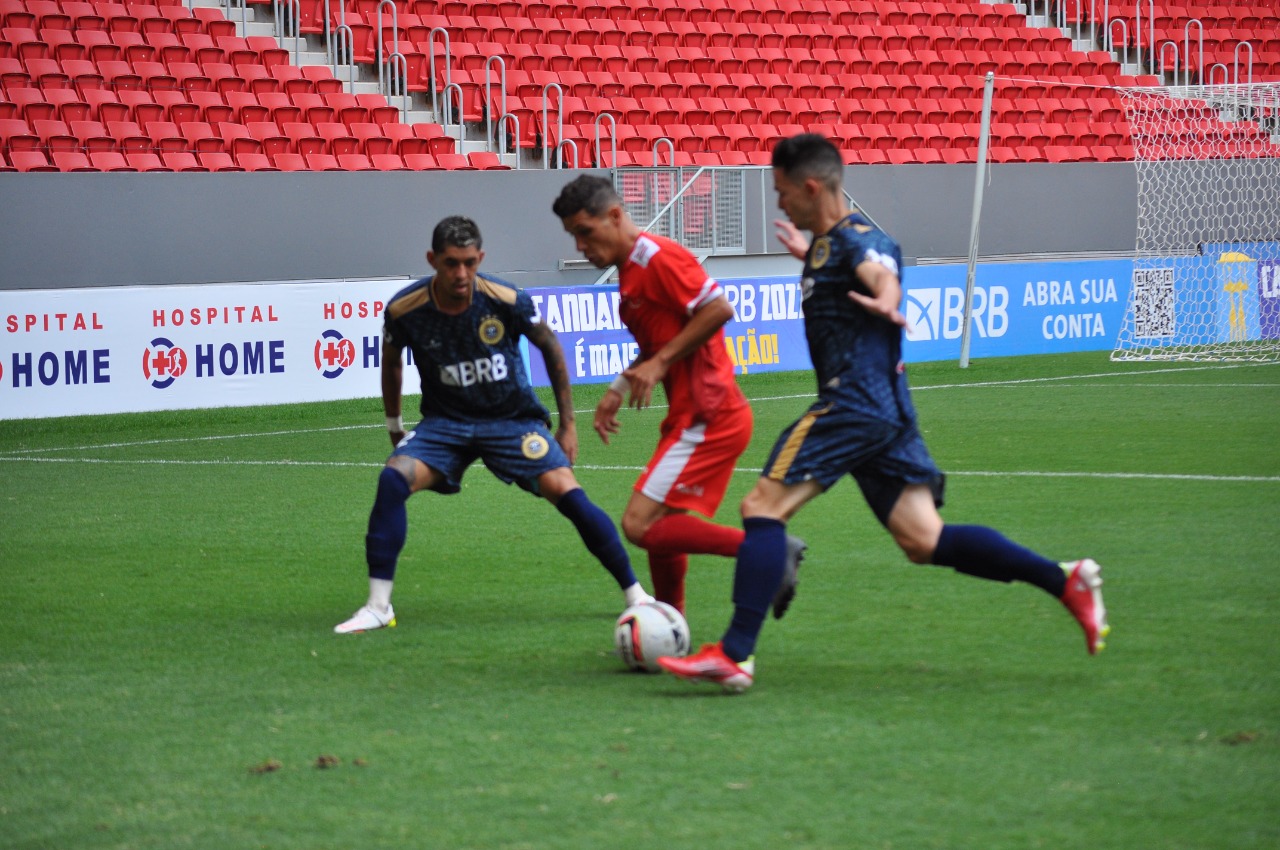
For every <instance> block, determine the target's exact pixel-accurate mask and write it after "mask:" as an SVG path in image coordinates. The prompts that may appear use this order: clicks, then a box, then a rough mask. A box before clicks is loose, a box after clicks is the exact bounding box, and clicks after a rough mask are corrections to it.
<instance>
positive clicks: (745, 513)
mask: <svg viewBox="0 0 1280 850" xmlns="http://www.w3.org/2000/svg"><path fill="white" fill-rule="evenodd" d="M772 507H773V506H772V504H771V503H770V501H769V499H767V498H766V497H765V495H764V493H763V492H762V491H761V490H760V488H759V487H757V488H755V489H753V490H752V491H751V492H750V493H748V494H747V495H745V496H743V497H742V504H741V505H739V506H738V511H739V513H741V514H742V518H743V519H750V518H751V517H755V516H766V515H768V514H769V513H770V511H771V510H772Z"/></svg>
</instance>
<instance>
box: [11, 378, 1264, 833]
mask: <svg viewBox="0 0 1280 850" xmlns="http://www.w3.org/2000/svg"><path fill="white" fill-rule="evenodd" d="M911 374H912V382H913V385H914V386H915V387H916V394H915V398H916V404H917V407H918V408H919V412H920V418H921V424H922V427H923V429H924V431H925V435H926V438H927V439H928V441H929V443H930V446H931V448H932V450H933V452H934V455H935V457H936V458H937V460H938V463H939V465H940V466H942V468H943V469H945V470H946V471H947V472H948V474H949V479H948V493H947V496H948V499H947V506H946V508H945V509H944V511H943V514H944V516H945V517H946V518H947V519H948V520H949V521H952V522H977V523H983V524H988V525H992V526H994V527H996V528H998V529H1000V530H1002V531H1003V532H1005V533H1006V534H1007V535H1009V536H1010V537H1012V538H1014V539H1015V540H1018V541H1019V542H1022V543H1024V544H1026V545H1028V546H1031V547H1032V548H1034V549H1037V550H1039V551H1042V552H1044V553H1045V554H1048V555H1050V556H1053V557H1057V558H1060V559H1067V558H1074V557H1081V556H1085V555H1088V556H1091V557H1094V558H1096V559H1097V560H1098V561H1099V562H1100V563H1102V564H1103V566H1104V575H1105V578H1106V582H1107V583H1106V598H1107V603H1108V606H1109V608H1110V610H1111V620H1112V626H1113V632H1112V635H1111V639H1110V641H1109V644H1110V645H1109V646H1108V648H1107V650H1106V651H1105V652H1104V653H1102V654H1101V655H1099V656H1098V657H1096V658H1090V657H1089V656H1088V655H1087V654H1086V652H1085V648H1084V640H1083V638H1082V636H1081V633H1080V630H1079V628H1078V627H1077V626H1076V624H1075V623H1074V621H1073V620H1072V619H1071V618H1070V616H1069V615H1068V614H1067V613H1066V611H1065V610H1064V609H1063V608H1062V607H1061V606H1060V605H1059V604H1058V603H1057V602H1056V601H1055V600H1052V599H1050V598H1048V597H1047V596H1045V595H1044V594H1043V593H1042V592H1040V591H1038V590H1036V589H1034V588H1030V587H1027V586H1024V585H1012V586H1009V585H1002V584H994V583H990V582H983V581H979V580H975V579H972V578H967V577H964V576H959V575H956V574H955V573H953V572H952V571H950V570H946V569H939V568H936V567H922V566H913V565H911V564H909V563H908V562H907V561H906V559H905V558H904V557H902V556H901V555H900V553H898V552H897V550H896V549H895V548H894V547H893V545H892V543H891V541H890V540H889V539H888V537H887V535H885V534H884V533H883V531H881V529H880V528H879V527H878V526H877V525H876V523H875V521H874V519H873V518H872V516H871V514H870V512H869V511H868V510H867V509H866V507H865V506H864V505H863V503H862V501H861V499H860V497H859V495H858V492H857V488H856V487H855V486H854V485H853V484H852V482H843V483H841V484H840V485H838V486H837V487H836V488H834V489H833V490H832V491H831V492H829V493H828V494H827V495H825V496H824V497H823V498H821V499H819V500H818V501H816V502H814V503H813V504H812V505H810V506H809V507H808V508H807V509H806V510H805V511H803V512H802V513H801V514H800V515H799V517H798V518H797V519H796V521H795V522H794V523H793V525H792V530H794V531H795V532H796V533H798V534H800V535H802V536H804V537H805V538H806V539H807V540H808V542H809V544H810V550H809V556H808V559H807V560H806V561H805V564H804V567H803V569H802V571H801V583H800V591H799V594H798V596H797V598H796V601H795V604H794V605H793V606H792V609H791V612H790V613H789V614H788V615H787V617H786V619H784V620H782V621H781V622H774V621H770V622H769V623H768V625H767V626H766V628H765V631H764V633H763V635H762V638H761V643H760V646H759V650H758V655H757V681H756V685H755V687H754V688H753V689H752V690H751V691H749V692H748V693H747V694H745V695H742V696H739V697H730V696H725V695H722V694H721V693H719V691H717V690H715V689H711V688H705V689H704V688H697V687H693V686H689V685H686V684H684V683H681V682H679V681H677V680H675V679H673V678H671V677H668V676H645V675H640V674H632V673H627V672H624V671H623V669H622V667H621V664H620V663H619V662H618V660H617V659H616V658H614V657H613V656H612V655H611V649H612V646H611V640H612V626H613V620H614V618H615V617H616V615H617V614H618V612H619V611H620V609H621V597H620V595H619V594H618V593H617V591H616V589H615V588H614V587H613V585H612V583H611V581H610V580H609V579H608V576H607V575H606V574H605V573H604V571H603V570H601V569H600V568H599V567H598V566H597V565H596V564H595V562H594V561H593V560H592V559H591V558H590V557H589V556H588V555H587V554H586V552H585V550H584V549H583V547H582V546H581V544H580V542H579V541H578V539H577V537H576V535H575V534H574V533H573V529H572V527H571V526H570V525H569V523H568V522H566V521H565V520H564V519H563V518H562V517H561V516H560V515H559V514H558V513H557V512H556V511H555V510H554V509H553V508H551V507H550V506H549V505H547V504H546V503H545V502H542V501H541V500H537V499H534V498H531V497H529V496H528V495H526V494H524V493H522V492H520V491H518V490H517V489H515V488H511V487H505V486H503V485H501V484H500V483H498V482H497V481H496V480H495V479H494V478H492V476H490V475H489V474H488V472H487V471H486V470H484V469H483V468H482V467H479V466H477V467H474V468H473V469H472V470H471V472H470V473H469V475H468V478H467V480H466V483H465V486H464V490H463V492H462V493H461V494H459V495H458V496H455V497H450V498H442V497H439V496H436V495H434V494H421V495H419V496H416V497H414V499H413V500H411V502H410V503H409V517H410V519H409V522H410V528H409V541H408V545H407V547H406V549H405V552H404V556H403V558H402V561H401V564H400V572H399V576H398V581H397V587H396V596H395V602H396V611H397V614H398V615H399V619H400V626H399V628H396V629H393V630H383V631H380V632H376V633H370V634H366V635H362V636H354V637H342V638H340V637H337V636H335V635H333V634H332V633H331V628H332V626H333V624H334V623H336V622H338V621H339V620H341V619H343V618H345V617H346V616H347V615H348V614H350V613H351V611H353V610H355V608H357V607H358V606H359V605H360V604H361V603H362V602H363V600H364V596H365V592H366V589H367V585H366V580H365V571H364V561H363V535H364V529H365V523H366V520H367V516H368V509H369V505H370V502H371V499H372V496H373V489H374V484H375V481H376V476H377V471H378V468H379V466H380V465H381V463H382V461H383V459H384V457H385V455H386V453H387V451H388V449H389V444H388V442H387V438H386V434H385V431H384V430H383V428H382V427H381V423H382V412H381V406H380V404H379V403H378V402H377V401H376V400H373V399H370V400H363V401H357V402H344V403H330V404H314V405H296V406H288V407H274V408H257V409H220V410H206V411H189V412H175V413H160V414H145V415H124V416H103V417H94V418H82V419H59V420H40V421H32V420H25V421H22V420H19V421H8V422H0V482H3V483H0V571H2V575H3V583H2V584H0V588H2V590H0V593H2V594H3V599H4V601H5V604H4V606H3V609H2V614H3V616H0V753H2V755H3V758H2V759H0V761H2V762H3V768H2V769H0V847H4V848H9V850H44V849H45V848H58V850H62V848H66V849H67V850H96V849H97V848H157V850H158V849H159V848H164V849H165V850H171V848H210V850H224V848H237V850H243V849H244V848H273V850H274V849H275V848H280V850H290V848H339V847H343V848H348V847H350V848H373V847H396V848H449V850H468V848H476V850H481V849H482V848H483V850H493V849H494V848H503V850H518V848H537V850H541V848H603V847H627V846H640V845H642V844H643V845H651V846H660V847H667V848H699V850H702V849H703V848H710V849H711V850H714V848H783V847H785V848H877V850H878V849H879V848H903V850H917V849H918V848H955V850H969V848H982V850H997V849H998V848H1010V850H1014V849H1015V848H1017V849H1018V850H1021V848H1052V849H1053V850H1071V848H1081V850H1086V848H1087V850H1098V848H1124V850H1137V849H1138V848H1186V849H1187V850H1192V849H1193V848H1195V850H1200V849H1201V848H1214V850H1227V848H1274V847H1277V846H1280V818H1278V817H1277V811H1280V640H1278V639H1277V635H1278V634H1280V632H1278V631H1277V615H1276V611H1277V610H1280V570H1278V569H1277V568H1278V567H1280V555H1278V554H1277V553H1278V552H1280V531H1278V529H1280V521H1278V520H1277V514H1278V512H1280V510H1278V509H1280V451H1278V450H1277V436H1276V435H1277V426H1276V423H1277V413H1278V412H1280V368H1277V367H1276V366H1273V365H1271V366H1268V365H1261V366H1247V367H1230V366H1215V365H1207V364H1185V365H1177V364H1164V365H1158V364H1151V365H1132V364H1125V365H1118V364H1111V363H1109V362H1107V361H1106V357H1105V355H1104V354H1082V355H1072V356H1058V357H1029V358H1017V359H1008V360H988V361H979V362H976V363H975V364H973V366H972V367H971V368H969V369H967V370H959V369H957V368H956V367H954V366H953V365H949V364H940V363H939V364H915V365H914V366H913V367H912V368H911ZM741 381H742V386H743V388H744V390H745V391H746V393H747V394H748V396H749V397H750V398H751V399H752V400H753V407H754V409H755V413H756V439H755V441H754V442H753V445H752V447H751V449H750V450H749V451H748V453H747V454H746V455H745V456H744V458H743V460H742V463H741V466H742V470H741V473H740V474H739V475H737V476H736V477H735V480H734V484H733V487H732V489H731V491H730V494H729V497H728V499H726V502H725V505H724V507H723V508H722V509H721V514H720V516H719V519H720V520H721V521H723V522H726V523H737V521H738V520H737V501H738V499H739V498H740V497H741V496H742V495H743V494H744V493H745V492H746V491H747V489H748V488H749V487H750V486H751V484H752V481H753V479H754V474H753V472H754V470H755V469H756V468H758V464H759V463H760V462H761V461H762V460H763V459H764V455H765V452H766V451H767V448H768V446H769V445H770V443H771V442H772V439H773V437H774V436H775V435H776V434H777V432H778V431H779V430H780V429H781V428H782V427H783V426H784V425H785V424H787V423H788V422H789V421H791V420H792V419H793V418H795V417H796V416H797V415H798V414H799V413H800V411H802V410H803V408H804V407H805V406H806V405H807V404H808V401H809V399H810V397H811V396H812V392H813V387H812V376H811V375H809V374H807V373H801V374H772V375H748V376H744V377H743V378H742V379H741ZM370 390H371V392H376V386H371V388H370ZM600 391H601V388H600V387H580V388H578V392H577V397H576V404H577V407H578V409H579V411H580V413H579V416H578V422H579V433H580V437H581V442H582V452H581V455H580V458H579V477H580V479H581V480H582V482H583V484H584V485H585V487H586V488H587V492H588V493H589V494H590V495H591V496H592V497H593V498H594V499H595V500H596V501H597V502H598V503H600V504H601V505H602V506H603V507H604V508H605V509H606V510H607V511H608V512H609V513H610V515H611V516H613V517H614V518H615V519H616V518H617V517H618V516H619V515H620V513H621V510H622V507H623V505H624V504H625V502H626V499H627V496H628V493H629V489H630V486H631V483H632V482H633V480H634V478H635V476H636V472H637V470H638V468H639V467H640V465H641V464H642V463H643V462H644V460H645V459H646V458H647V456H648V453H649V451H650V449H651V448H652V445H653V443H654V441H655V439H656V426H657V423H658V421H659V420H660V418H661V416H662V415H663V412H662V411H661V410H649V411H643V412H634V411H628V412H625V413H624V415H623V419H622V421H623V431H622V433H621V434H620V435H619V436H618V437H617V438H616V440H615V443H614V445H612V446H610V447H607V448H606V447H604V446H602V445H601V444H600V443H599V441H598V440H597V439H596V437H595V435H594V433H593V432H592V431H591V428H590V422H591V415H590V410H591V409H592V408H593V406H594V404H595V401H596V400H597V399H598V397H599V393H600ZM12 398H13V396H12V395H10V399H11V400H12ZM632 553H633V557H634V558H635V560H636V563H637V567H638V569H637V572H638V573H640V574H641V575H644V574H645V573H646V570H645V568H644V562H643V559H642V557H641V553H639V552H638V551H637V550H634V549H633V550H632ZM731 575H732V565H731V564H730V563H729V562H728V561H727V560H723V559H716V558H709V557H704V558H695V559H694V561H693V564H692V567H691V570H690V577H689V606H688V615H689V621H690V625H691V628H692V631H693V639H694V643H695V645H696V644H697V643H699V642H701V641H704V640H714V639H715V638H716V637H717V636H718V635H719V633H720V632H721V630H722V629H723V627H724V625H725V624H726V623H727V621H728V617H729V614H730V605H729V591H730V580H731ZM321 764H324V765H327V766H323V767H322V766H319V765H321Z"/></svg>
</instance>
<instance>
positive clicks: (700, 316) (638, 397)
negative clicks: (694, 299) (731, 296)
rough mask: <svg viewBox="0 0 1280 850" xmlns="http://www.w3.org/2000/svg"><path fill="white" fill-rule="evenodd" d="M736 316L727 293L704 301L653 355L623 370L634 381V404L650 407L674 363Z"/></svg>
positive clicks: (695, 348) (638, 406)
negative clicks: (657, 387)
mask: <svg viewBox="0 0 1280 850" xmlns="http://www.w3.org/2000/svg"><path fill="white" fill-rule="evenodd" d="M732 318H733V305H731V304H730V303H729V300H728V299H727V298H725V297H724V295H723V293H722V294H721V295H719V296H717V297H716V298H712V299H711V300H710V301H704V302H703V303H702V305H701V306H699V307H698V308H697V309H696V310H694V312H693V317H692V318H690V319H689V323H688V324H686V325H685V326H684V327H683V328H681V329H680V333H678V334H676V335H675V336H673V337H672V338H671V339H670V341H668V342H667V344H666V345H664V346H662V348H660V349H659V350H658V351H656V352H655V353H654V355H653V356H652V357H648V358H645V359H644V360H637V361H636V362H634V363H632V364H631V365H630V366H629V367H627V369H626V370H625V371H624V372H623V373H622V376H623V377H624V378H626V379H627V381H628V382H629V383H630V384H631V400H630V405H631V406H632V407H636V408H640V407H648V406H649V402H650V400H651V399H652V396H653V388H654V387H655V386H657V384H658V383H659V382H661V381H662V379H663V378H665V377H666V376H667V370H669V369H670V368H671V364H672V363H675V362H677V361H679V360H683V359H684V358H686V357H688V356H689V355H690V354H692V353H693V352H695V351H697V350H698V349H699V348H701V347H702V346H703V344H704V343H705V342H706V341H707V340H709V339H711V337H712V336H713V335H715V332H716V331H718V330H720V328H722V327H724V325H725V323H726V322H728V321H729V320H730V319H732Z"/></svg>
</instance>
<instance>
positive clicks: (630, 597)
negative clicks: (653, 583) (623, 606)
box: [622, 582, 653, 608]
mask: <svg viewBox="0 0 1280 850" xmlns="http://www.w3.org/2000/svg"><path fill="white" fill-rule="evenodd" d="M622 596H623V597H624V598H625V599H626V601H627V607H628V608H630V607H631V606H632V605H639V604H640V603H642V602H652V601H653V597H652V596H650V595H649V594H648V593H647V592H646V591H645V589H644V588H643V587H642V586H641V585H640V582H636V583H635V584H633V585H631V586H630V587H628V588H627V589H626V590H624V591H622Z"/></svg>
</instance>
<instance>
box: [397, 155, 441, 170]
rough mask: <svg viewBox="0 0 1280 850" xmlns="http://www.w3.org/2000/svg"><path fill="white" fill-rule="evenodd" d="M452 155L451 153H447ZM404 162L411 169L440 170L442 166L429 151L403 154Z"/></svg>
mask: <svg viewBox="0 0 1280 850" xmlns="http://www.w3.org/2000/svg"><path fill="white" fill-rule="evenodd" d="M449 156H452V154H449ZM403 158H404V164H405V166H406V167H407V168H409V169H410V170H411V171H441V170H443V169H444V166H443V165H441V164H440V163H439V162H437V161H436V158H435V156H434V155H432V154H429V153H409V154H405V155H404V157H403Z"/></svg>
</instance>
